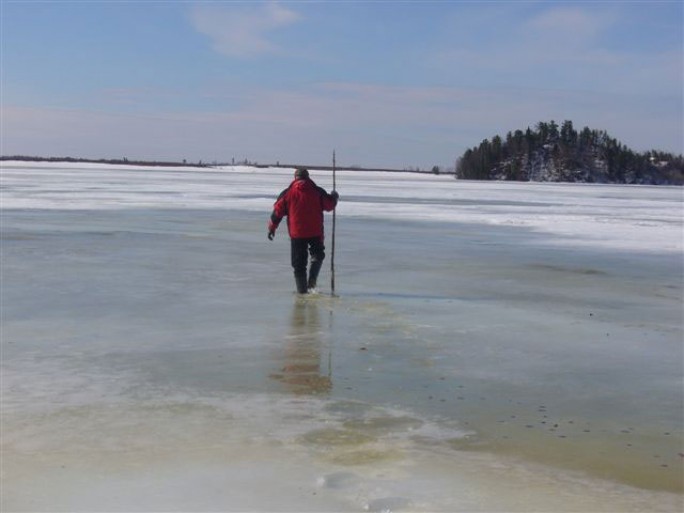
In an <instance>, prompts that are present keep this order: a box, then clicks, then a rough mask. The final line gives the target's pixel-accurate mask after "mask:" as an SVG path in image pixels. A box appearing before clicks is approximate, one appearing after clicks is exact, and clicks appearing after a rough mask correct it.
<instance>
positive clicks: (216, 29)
mask: <svg viewBox="0 0 684 513" xmlns="http://www.w3.org/2000/svg"><path fill="white" fill-rule="evenodd" d="M299 19H300V16H299V14H297V13H296V12H294V11H292V10H290V9H287V8H285V7H283V6H282V5H280V4H279V3H277V2H268V3H259V4H248V6H247V7H246V6H245V4H237V5H236V4H228V5H226V4H223V5H220V6H217V5H214V4H197V5H196V6H195V7H194V8H193V10H192V13H191V21H192V24H193V26H194V27H195V29H196V30H197V31H199V32H200V33H202V34H204V35H206V36H208V37H209V38H210V40H211V42H212V47H213V49H214V50H215V51H216V52H218V53H220V54H222V55H226V56H228V57H239V58H247V57H254V56H258V55H262V54H270V53H278V52H280V51H281V50H280V48H279V47H278V46H277V45H275V44H274V43H273V42H272V41H271V39H270V36H271V34H272V32H273V31H274V30H276V29H278V28H281V27H285V26H287V25H291V24H293V23H296V22H297V21H298V20H299Z"/></svg>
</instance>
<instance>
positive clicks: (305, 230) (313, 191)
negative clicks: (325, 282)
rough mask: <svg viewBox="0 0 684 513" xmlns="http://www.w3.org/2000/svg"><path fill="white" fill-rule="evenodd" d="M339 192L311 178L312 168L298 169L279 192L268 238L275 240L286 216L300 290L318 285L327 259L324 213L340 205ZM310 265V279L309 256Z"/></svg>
mask: <svg viewBox="0 0 684 513" xmlns="http://www.w3.org/2000/svg"><path fill="white" fill-rule="evenodd" d="M338 198H339V195H338V194H337V191H332V192H331V193H330V194H328V193H327V192H326V191H325V189H323V188H322V187H319V186H318V185H316V184H315V183H314V181H313V180H311V178H309V171H308V170H306V169H297V170H296V171H295V175H294V181H293V182H292V183H291V184H290V186H289V187H288V188H287V189H285V190H284V191H283V192H281V193H280V196H278V199H277V200H276V202H275V204H274V205H273V212H272V213H271V218H270V219H269V221H268V239H269V240H273V237H274V236H275V231H276V229H277V228H278V225H279V224H280V221H282V220H283V217H285V216H287V230H288V232H289V234H290V247H291V258H292V267H293V269H294V277H295V284H296V286H297V292H299V293H300V294H306V293H307V292H308V291H309V290H311V289H315V288H316V280H317V279H318V273H319V272H320V270H321V266H322V265H323V259H324V258H325V246H324V245H323V212H331V211H332V210H334V209H335V207H336V206H337V200H338ZM307 254H310V255H311V267H310V268H309V275H308V279H307V273H306V271H307V265H308V255H307Z"/></svg>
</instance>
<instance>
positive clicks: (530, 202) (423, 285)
mask: <svg viewBox="0 0 684 513" xmlns="http://www.w3.org/2000/svg"><path fill="white" fill-rule="evenodd" d="M290 176H291V171H287V170H263V169H260V170H255V169H250V168H227V169H184V168H178V169H145V168H129V167H125V168H124V167H122V168H114V167H108V166H98V165H91V166H85V165H79V166H75V165H68V166H67V165H55V164H52V165H35V164H34V165H28V164H12V163H10V164H8V163H5V164H4V165H3V169H2V186H3V190H2V197H1V200H2V209H3V210H2V289H1V295H2V297H1V299H2V419H3V435H2V454H3V474H2V480H3V482H2V484H3V494H2V505H1V506H2V508H1V509H2V510H8V511H10V510H11V511H48V510H49V511H55V510H69V511H93V510H107V511H131V510H136V511H159V510H165V511H200V510H205V511H206V510H213V511H249V510H259V511H363V510H364V509H365V510H368V511H386V510H387V511H390V510H391V511H492V510H506V511H533V510H536V511H541V510H544V511H590V510H591V511H644V510H648V511H678V510H680V509H681V506H682V489H681V482H682V459H681V455H680V454H679V451H681V449H680V447H681V443H682V433H681V425H682V392H681V390H682V344H681V340H682V309H681V307H682V260H681V251H682V191H681V189H678V188H670V187H625V186H592V185H569V184H503V183H475V182H457V181H455V180H453V178H449V177H443V176H442V177H440V176H417V175H412V174H406V175H403V174H400V175H394V174H383V173H377V174H376V173H339V174H338V177H337V182H338V189H339V192H340V194H341V198H342V200H341V203H340V206H339V210H338V214H337V233H336V248H337V249H336V251H337V253H336V257H335V262H336V292H337V293H338V294H339V297H335V298H331V297H329V296H328V292H329V287H328V286H327V285H326V283H325V282H326V280H327V279H329V277H330V276H329V270H328V269H324V272H323V275H322V276H321V279H320V280H319V287H320V288H321V290H320V294H318V295H317V296H315V297H311V298H298V297H297V296H296V295H294V294H293V293H292V292H293V288H294V287H293V278H292V273H291V269H290V266H289V246H288V243H287V236H286V234H285V232H284V231H283V230H281V231H279V233H278V234H277V236H276V240H275V241H274V242H269V241H268V240H267V239H266V229H265V224H266V220H267V216H268V214H269V211H270V208H271V205H272V203H273V200H274V196H275V195H276V194H277V193H278V192H279V191H280V190H282V189H283V188H284V187H285V186H286V185H287V183H288V182H289V179H290ZM312 176H313V178H314V179H315V180H316V181H317V182H318V183H319V185H321V186H323V187H325V188H327V189H328V190H329V189H330V184H331V179H330V174H329V173H325V172H316V171H313V172H312ZM330 228H331V227H330V226H329V225H328V227H327V230H328V239H327V240H328V241H330V236H331V233H330ZM327 245H328V252H329V251H330V244H329V243H328V244H327Z"/></svg>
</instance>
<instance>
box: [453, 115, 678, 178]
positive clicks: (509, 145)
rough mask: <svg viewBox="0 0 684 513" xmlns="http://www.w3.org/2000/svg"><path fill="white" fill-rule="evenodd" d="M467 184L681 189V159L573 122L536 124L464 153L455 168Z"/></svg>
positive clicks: (484, 142)
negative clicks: (641, 150)
mask: <svg viewBox="0 0 684 513" xmlns="http://www.w3.org/2000/svg"><path fill="white" fill-rule="evenodd" d="M456 177H457V178H459V179H465V180H516V181H523V182H587V183H618V184H649V185H684V158H682V155H673V154H671V153H666V152H660V151H655V150H653V151H647V152H645V153H636V152H634V151H632V150H630V149H629V148H627V147H626V146H624V145H623V144H622V143H620V142H619V141H617V140H616V139H614V138H612V137H610V136H609V135H608V134H607V133H606V132H605V131H604V130H592V129H590V128H589V127H584V128H583V129H582V130H580V131H577V130H575V128H574V127H573V125H572V121H564V122H563V123H562V125H561V126H558V124H557V123H556V122H555V121H550V122H548V123H547V122H540V123H538V124H537V126H536V127H535V129H531V128H529V127H528V128H527V129H526V130H525V131H523V130H516V131H514V132H508V134H506V136H505V138H502V137H500V136H498V135H497V136H494V137H493V138H492V140H491V141H490V140H488V139H485V140H484V141H482V142H481V143H480V145H479V146H476V147H473V148H471V149H468V150H466V152H465V153H464V154H463V156H462V157H461V158H460V159H459V160H458V163H457V165H456Z"/></svg>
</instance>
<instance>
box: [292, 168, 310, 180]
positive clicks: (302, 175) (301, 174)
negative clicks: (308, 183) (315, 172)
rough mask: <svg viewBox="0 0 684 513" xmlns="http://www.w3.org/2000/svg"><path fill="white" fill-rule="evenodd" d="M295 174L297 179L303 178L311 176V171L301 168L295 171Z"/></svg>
mask: <svg viewBox="0 0 684 513" xmlns="http://www.w3.org/2000/svg"><path fill="white" fill-rule="evenodd" d="M294 176H295V179H297V180H303V179H305V178H309V171H308V170H306V169H304V168H299V169H297V170H296V171H295V175H294Z"/></svg>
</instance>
